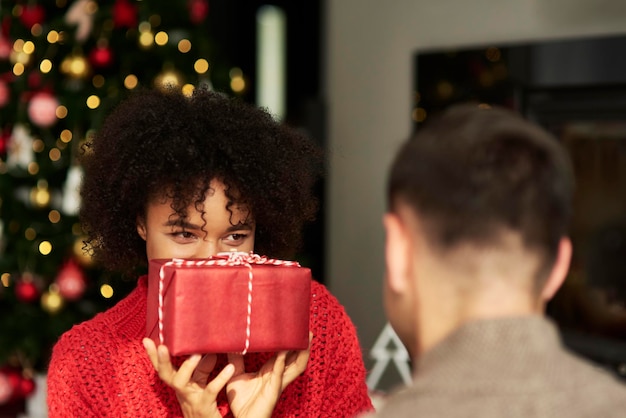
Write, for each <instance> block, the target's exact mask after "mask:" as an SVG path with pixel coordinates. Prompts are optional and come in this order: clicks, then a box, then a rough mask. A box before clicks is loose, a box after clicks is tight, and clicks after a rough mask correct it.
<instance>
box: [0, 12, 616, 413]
mask: <svg viewBox="0 0 626 418" xmlns="http://www.w3.org/2000/svg"><path fill="white" fill-rule="evenodd" d="M625 19H626V4H625V3H624V2H622V1H621V0H567V1H566V0H551V1H550V2H547V1H543V0H521V1H517V2H500V1H497V0H476V1H473V2H464V1H462V0H440V1H438V2H436V3H433V2H427V1H424V0H417V1H415V0H393V1H389V2H374V1H370V0H365V1H363V0H325V1H322V0H311V1H306V2H288V1H274V2H266V1H260V0H248V1H244V0H231V1H229V0H177V1H165V0H161V1H158V0H150V1H148V0H143V1H137V0H100V1H95V0H23V1H6V0H1V1H0V193H1V194H0V199H1V200H0V417H2V416H7V417H8V416H12V417H14V416H22V417H30V418H36V417H40V416H41V417H43V416H45V408H43V410H42V407H41V405H42V402H44V401H45V399H44V398H42V395H41V391H42V390H44V389H45V371H46V364H47V358H48V355H49V350H50V347H51V345H52V344H53V342H54V341H55V340H56V338H58V336H59V335H60V333H62V332H63V331H64V330H66V329H68V328H69V327H71V326H72V325H73V324H74V323H77V322H79V321H82V320H84V319H87V318H89V317H91V316H93V315H94V314H95V313H96V312H98V311H101V310H103V309H106V308H107V307H109V306H111V305H112V304H114V303H115V302H116V301H117V300H119V299H120V298H121V297H123V296H124V295H125V294H126V293H127V292H128V291H129V290H130V288H131V287H132V286H133V284H134V283H129V282H126V281H124V280H123V279H122V278H120V277H116V276H114V275H111V274H106V273H104V272H103V271H102V270H100V269H99V268H98V267H97V266H94V265H93V264H92V263H91V262H90V258H89V256H88V254H84V253H83V251H82V231H81V230H80V227H79V225H78V223H77V217H76V213H77V212H76V210H77V207H78V205H79V204H80V199H79V198H78V196H77V194H76V187H77V186H78V184H79V182H80V174H81V168H80V166H79V165H77V164H76V161H75V156H76V153H77V152H79V150H80V144H81V142H82V141H84V140H85V139H87V138H89V136H90V135H93V133H94V132H96V131H97V129H98V127H99V125H100V124H101V122H102V119H103V118H104V116H105V115H106V114H107V113H108V111H109V110H110V109H111V108H112V107H113V106H115V104H117V103H118V102H119V101H120V100H122V99H123V98H124V97H125V96H126V95H127V94H129V93H130V92H132V90H133V89H136V88H138V87H147V86H149V87H152V86H156V87H157V88H158V87H159V86H164V85H168V84H174V85H177V86H179V87H180V88H181V89H183V90H184V91H189V90H191V89H193V88H195V87H197V86H199V85H208V86H211V87H212V88H214V89H216V90H219V91H222V92H224V93H226V94H228V95H232V96H237V97H241V98H242V99H243V100H246V101H249V102H250V103H255V104H257V105H259V106H264V107H267V108H268V109H269V110H270V111H271V112H272V113H273V114H274V115H275V116H276V117H277V118H279V119H282V120H284V121H285V122H286V123H289V124H291V125H293V126H295V127H297V128H298V129H301V130H303V131H304V132H306V133H307V134H308V135H309V136H310V137H311V139H312V140H314V141H317V142H318V143H319V144H321V145H322V146H323V147H324V148H325V150H326V152H327V172H328V174H327V176H326V178H325V179H324V180H323V181H321V182H320V184H319V185H318V193H319V197H320V200H321V202H322V205H321V211H320V216H319V217H318V220H317V221H316V222H315V223H314V224H313V225H311V227H310V228H309V229H308V230H307V234H306V242H307V243H306V246H305V248H304V250H303V251H302V253H301V254H300V255H299V261H301V263H302V264H305V265H307V266H309V267H311V268H312V269H313V272H314V275H315V278H316V279H317V280H319V281H321V282H322V283H324V284H326V285H327V286H328V287H329V288H330V290H331V291H332V292H333V293H334V294H335V295H336V296H337V297H338V299H339V300H340V302H342V303H343V304H344V306H345V307H346V310H347V312H348V314H349V315H350V316H351V317H352V319H353V321H354V323H355V325H356V327H357V331H358V334H359V338H360V340H361V345H362V347H363V356H364V360H365V362H366V366H367V368H368V370H369V371H370V374H369V376H368V384H369V386H370V388H371V389H372V391H373V392H374V393H380V394H381V395H384V393H385V392H387V391H388V390H389V389H390V388H392V387H394V386H395V385H397V384H400V383H402V382H403V381H406V380H407V379H408V378H409V376H410V362H409V361H408V357H407V355H406V352H405V351H404V350H403V348H402V347H401V346H400V344H399V342H398V340H397V339H396V338H395V335H394V334H393V332H391V331H390V329H389V328H388V327H386V320H385V317H384V312H383V308H382V305H381V279H382V276H383V274H384V263H383V242H384V236H383V230H382V225H381V216H382V214H383V213H384V210H385V203H384V202H385V200H384V194H385V179H386V174H387V167H388V166H389V164H390V161H391V159H392V158H393V155H394V152H395V150H396V148H397V146H398V145H399V144H400V143H401V142H402V141H403V140H404V139H405V138H406V137H408V135H409V134H410V133H411V132H412V131H413V130H414V129H419V126H420V124H421V123H423V122H424V121H426V120H427V119H428V118H429V117H432V116H433V115H435V114H436V113H437V112H439V111H440V110H442V109H443V108H445V107H446V106H448V105H449V104H451V103H454V102H457V101H466V100H473V101H476V102H478V103H485V104H494V103H497V104H502V105H505V106H508V107H510V108H513V109H515V110H517V111H519V112H520V113H523V114H524V115H526V116H527V117H529V118H531V119H533V120H535V121H537V122H538V123H540V124H542V125H544V126H545V127H546V128H548V129H550V130H551V131H552V132H553V133H554V134H555V136H556V137H557V138H558V140H561V141H563V142H564V144H565V145H566V147H567V149H568V150H569V151H570V153H571V156H572V158H573V161H574V164H575V169H576V175H577V181H578V184H579V193H578V194H577V197H576V202H575V204H576V217H575V220H574V225H573V228H572V233H573V238H574V245H575V248H576V257H575V262H574V265H573V268H572V272H571V274H570V277H568V279H567V282H566V285H565V286H564V288H563V289H562V291H561V292H559V294H558V295H557V297H556V298H555V300H554V302H553V303H551V305H550V306H549V314H550V315H552V316H553V317H554V318H555V319H556V320H557V321H558V323H559V324H560V326H561V329H562V331H563V336H564V339H565V341H566V343H567V344H568V345H569V346H570V347H572V348H573V349H574V350H577V351H578V352H580V353H581V354H582V355H584V356H586V357H588V358H590V359H591V360H593V361H595V362H597V363H598V365H600V366H602V367H606V368H608V369H610V370H611V371H613V372H615V373H616V374H617V375H619V376H624V375H626V346H625V342H624V338H625V334H626V332H625V330H626V326H625V319H624V318H625V316H626V314H625V310H624V300H625V297H626V295H625V293H626V292H624V285H623V280H624V274H626V253H625V249H626V220H625V218H626V200H625V198H624V196H626V193H624V192H626V157H625V153H626V146H625V144H626V96H625V94H626V76H624V74H626V60H625V59H624V58H622V57H623V56H625V54H624V52H626V51H625V49H626V41H625V39H626V26H625V25H624V24H623V22H624V21H625ZM35 401H36V402H35ZM33 405H34V406H33ZM37 405H39V406H37ZM37 408H39V409H37Z"/></svg>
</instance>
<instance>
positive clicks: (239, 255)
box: [158, 251, 300, 354]
mask: <svg viewBox="0 0 626 418" xmlns="http://www.w3.org/2000/svg"><path fill="white" fill-rule="evenodd" d="M255 264H257V265H258V264H269V265H274V266H286V267H300V264H299V263H298V262H297V261H288V260H278V259H273V258H268V257H266V256H264V255H259V254H255V253H253V252H250V253H246V252H240V251H232V252H223V253H218V254H217V255H214V256H211V257H209V258H206V259H202V260H185V259H181V258H173V259H171V260H170V261H167V262H166V263H164V264H163V265H162V266H161V269H160V270H159V309H158V315H159V342H160V344H163V342H164V337H163V302H164V300H163V299H164V295H163V293H164V289H163V287H164V282H165V268H166V267H169V266H175V267H195V266H245V267H248V310H247V313H246V342H245V344H244V348H243V350H242V352H241V354H246V353H247V352H248V348H249V347H250V322H251V317H252V281H253V279H254V273H253V272H252V266H253V265H255Z"/></svg>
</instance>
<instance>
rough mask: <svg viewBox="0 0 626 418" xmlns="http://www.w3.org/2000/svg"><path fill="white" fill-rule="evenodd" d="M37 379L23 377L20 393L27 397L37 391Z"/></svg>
mask: <svg viewBox="0 0 626 418" xmlns="http://www.w3.org/2000/svg"><path fill="white" fill-rule="evenodd" d="M35 387H36V385H35V381H34V380H33V379H27V378H22V380H21V381H20V385H19V391H18V393H19V394H20V395H21V396H23V397H25V398H27V397H29V396H30V395H32V393H33V392H34V391H35Z"/></svg>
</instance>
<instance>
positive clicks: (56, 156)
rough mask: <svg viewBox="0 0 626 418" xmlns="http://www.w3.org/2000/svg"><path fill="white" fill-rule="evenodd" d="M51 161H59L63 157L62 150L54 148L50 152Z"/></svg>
mask: <svg viewBox="0 0 626 418" xmlns="http://www.w3.org/2000/svg"><path fill="white" fill-rule="evenodd" d="M48 157H50V161H59V160H60V159H61V150H60V149H58V148H52V149H51V150H50V152H49V153H48Z"/></svg>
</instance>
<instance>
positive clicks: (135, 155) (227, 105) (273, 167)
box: [80, 89, 323, 273]
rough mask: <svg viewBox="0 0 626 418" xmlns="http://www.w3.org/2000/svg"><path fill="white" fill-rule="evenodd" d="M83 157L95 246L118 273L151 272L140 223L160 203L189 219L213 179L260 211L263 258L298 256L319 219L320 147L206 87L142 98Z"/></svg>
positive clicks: (85, 219) (86, 218)
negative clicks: (167, 201)
mask: <svg viewBox="0 0 626 418" xmlns="http://www.w3.org/2000/svg"><path fill="white" fill-rule="evenodd" d="M83 150H84V152H83V153H82V155H81V162H82V165H83V167H84V170H85V175H84V179H83V183H82V186H81V196H82V206H81V213H80V217H81V221H82V224H83V228H84V230H85V231H86V233H87V235H88V239H87V246H88V247H89V249H90V250H92V254H93V256H94V258H95V260H96V261H98V262H100V263H102V264H103V265H104V266H106V267H107V268H108V269H110V270H113V271H120V272H123V273H129V272H131V271H135V270H136V269H137V268H138V267H142V266H145V265H146V263H147V255H146V246H145V242H144V241H143V240H142V239H141V237H140V236H139V235H138V233H137V229H136V222H137V219H138V217H142V216H145V210H146V206H147V204H148V202H149V201H150V199H153V198H155V197H159V196H163V195H166V196H167V197H168V198H171V199H172V209H173V210H174V211H176V213H177V214H179V215H180V216H182V217H185V215H186V210H187V208H188V207H189V206H190V205H191V204H192V203H193V204H195V205H196V207H200V204H201V203H202V202H203V201H204V199H205V196H206V192H207V189H208V187H209V184H210V182H211V180H213V179H218V180H221V181H222V182H223V183H224V184H225V186H226V189H227V191H226V194H227V197H228V199H229V204H228V205H229V207H230V205H232V204H233V203H237V204H243V205H245V206H246V207H247V208H248V209H249V210H250V211H251V214H252V217H253V221H254V223H255V225H256V235H255V252H257V253H260V254H264V255H268V256H270V257H276V258H291V257H293V256H294V255H295V253H296V251H297V250H298V249H299V247H300V245H301V241H302V228H303V226H304V224H305V223H306V222H307V221H312V220H313V219H314V218H315V214H316V211H317V206H318V202H317V198H316V195H315V192H314V185H315V183H316V181H317V180H318V179H319V177H320V175H321V173H322V166H323V164H322V152H321V150H320V149H319V148H318V147H317V146H316V145H315V143H314V142H313V141H312V140H310V139H309V138H307V137H306V136H305V135H304V134H303V133H301V132H299V131H298V130H296V129H293V128H290V127H289V126H287V125H286V124H282V123H279V122H277V121H276V120H275V119H274V118H273V117H272V116H271V115H270V114H269V113H268V112H267V111H265V110H263V109H261V108H258V107H256V106H254V105H252V104H249V103H246V102H244V101H243V100H241V99H237V98H232V97H228V96H225V95H223V94H221V93H216V92H212V91H208V90H206V89H197V90H196V91H195V92H194V93H193V95H192V96H191V97H187V96H185V95H183V94H182V93H181V92H179V91H174V90H168V91H162V90H142V91H138V92H136V93H134V94H132V95H131V96H130V97H129V98H127V99H126V100H125V101H123V102H122V103H121V104H120V105H118V106H117V108H116V109H115V110H114V111H113V112H112V113H111V114H110V115H108V117H107V118H106V119H105V122H104V124H103V126H102V127H101V128H100V129H99V131H98V132H97V134H96V135H95V136H94V138H93V139H92V140H91V141H90V142H88V143H87V144H85V147H84V148H83Z"/></svg>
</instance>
